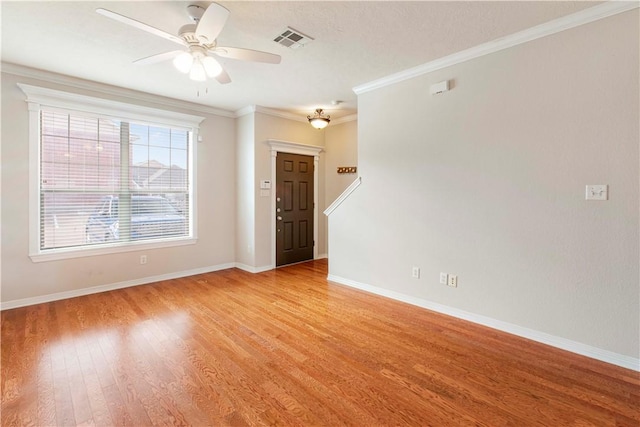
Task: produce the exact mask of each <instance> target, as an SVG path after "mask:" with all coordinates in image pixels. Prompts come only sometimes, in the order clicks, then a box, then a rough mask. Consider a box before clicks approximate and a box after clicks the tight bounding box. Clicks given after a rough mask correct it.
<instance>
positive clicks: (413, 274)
mask: <svg viewBox="0 0 640 427" xmlns="http://www.w3.org/2000/svg"><path fill="white" fill-rule="evenodd" d="M411 277H413V278H414V279H419V278H420V267H413V268H412V269H411Z"/></svg>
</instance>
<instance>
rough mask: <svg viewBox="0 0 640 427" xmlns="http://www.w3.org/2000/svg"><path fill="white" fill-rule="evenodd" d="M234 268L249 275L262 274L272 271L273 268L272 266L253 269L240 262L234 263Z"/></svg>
mask: <svg viewBox="0 0 640 427" xmlns="http://www.w3.org/2000/svg"><path fill="white" fill-rule="evenodd" d="M234 266H235V267H236V268H239V269H240V270H244V271H247V272H249V273H262V272H264V271H269V270H273V269H274V268H275V267H274V266H272V265H263V266H262V267H253V266H251V265H247V264H243V263H241V262H236V263H235V264H234Z"/></svg>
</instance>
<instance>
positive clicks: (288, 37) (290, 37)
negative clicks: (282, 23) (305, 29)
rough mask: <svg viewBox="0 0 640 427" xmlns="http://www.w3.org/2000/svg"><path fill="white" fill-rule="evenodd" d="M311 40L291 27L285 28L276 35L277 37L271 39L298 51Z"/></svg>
mask: <svg viewBox="0 0 640 427" xmlns="http://www.w3.org/2000/svg"><path fill="white" fill-rule="evenodd" d="M312 40H313V39H312V38H311V37H309V36H307V35H305V34H302V33H301V32H300V31H298V30H294V29H293V28H291V27H287V28H286V29H285V30H284V31H283V32H282V33H280V34H278V36H277V37H276V38H275V39H273V41H274V42H276V43H279V44H281V45H282V46H285V47H288V48H291V49H298V48H299V47H302V46H304V45H305V44H307V43H309V42H310V41H312Z"/></svg>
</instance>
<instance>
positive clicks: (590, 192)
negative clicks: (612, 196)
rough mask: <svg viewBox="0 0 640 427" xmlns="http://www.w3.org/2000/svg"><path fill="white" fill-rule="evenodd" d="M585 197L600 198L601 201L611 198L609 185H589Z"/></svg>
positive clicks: (588, 198) (590, 198)
mask: <svg viewBox="0 0 640 427" xmlns="http://www.w3.org/2000/svg"><path fill="white" fill-rule="evenodd" d="M585 199H586V200H600V201H604V200H607V199H609V186H608V185H587V190H586V194H585Z"/></svg>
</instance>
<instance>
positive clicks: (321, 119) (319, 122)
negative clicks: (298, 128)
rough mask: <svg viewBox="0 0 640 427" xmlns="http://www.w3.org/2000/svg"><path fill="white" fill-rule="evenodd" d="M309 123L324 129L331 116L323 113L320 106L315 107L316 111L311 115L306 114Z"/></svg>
mask: <svg viewBox="0 0 640 427" xmlns="http://www.w3.org/2000/svg"><path fill="white" fill-rule="evenodd" d="M307 119H308V120H309V123H311V126H313V127H314V128H316V129H324V128H326V127H327V125H328V124H329V122H330V121H331V120H330V119H331V116H329V115H328V114H327V115H325V114H324V112H323V111H322V108H316V112H315V113H313V116H307Z"/></svg>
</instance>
